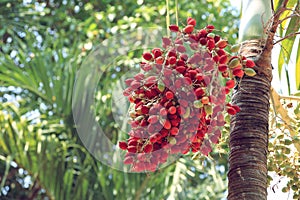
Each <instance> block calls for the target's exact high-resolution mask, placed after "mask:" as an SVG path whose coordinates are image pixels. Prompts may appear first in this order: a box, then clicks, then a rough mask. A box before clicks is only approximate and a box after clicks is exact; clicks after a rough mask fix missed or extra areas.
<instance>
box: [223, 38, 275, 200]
mask: <svg viewBox="0 0 300 200" xmlns="http://www.w3.org/2000/svg"><path fill="white" fill-rule="evenodd" d="M264 47H265V45H264V44H263V43H262V41H260V40H251V41H246V42H244V43H243V45H242V47H241V52H240V53H241V54H242V55H244V56H246V57H247V58H251V59H253V60H254V61H259V67H255V68H256V70H257V71H258V74H257V75H255V76H254V77H249V76H244V77H243V78H242V80H241V81H240V84H239V86H237V88H236V89H235V91H234V94H233V97H232V103H233V104H237V105H238V106H240V108H241V112H239V113H238V114H237V115H235V116H234V117H232V119H231V131H230V156H229V164H230V169H229V173H228V179H229V188H228V190H229V193H228V199H229V200H245V199H247V200H256V199H257V200H265V199H267V153H268V116H269V107H270V103H269V97H270V87H271V80H272V69H271V64H270V60H271V59H270V58H269V56H268V57H265V58H262V57H261V53H262V51H263V48H264ZM269 55H270V54H269ZM257 64H258V62H257Z"/></svg>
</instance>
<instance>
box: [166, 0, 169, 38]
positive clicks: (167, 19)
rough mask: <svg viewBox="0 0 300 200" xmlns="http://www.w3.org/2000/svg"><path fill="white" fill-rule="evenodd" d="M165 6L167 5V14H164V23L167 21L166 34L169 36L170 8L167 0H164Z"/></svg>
mask: <svg viewBox="0 0 300 200" xmlns="http://www.w3.org/2000/svg"><path fill="white" fill-rule="evenodd" d="M166 7H167V16H166V23H167V36H168V37H170V29H169V26H170V10H169V0H166Z"/></svg>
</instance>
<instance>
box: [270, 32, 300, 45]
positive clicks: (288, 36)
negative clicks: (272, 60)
mask: <svg viewBox="0 0 300 200" xmlns="http://www.w3.org/2000/svg"><path fill="white" fill-rule="evenodd" d="M298 34H300V31H299V32H295V33H290V34H288V35H286V36H285V37H283V38H281V39H279V40H277V41H276V42H274V43H273V45H275V44H277V43H279V42H281V41H283V40H285V39H287V38H290V37H294V36H296V35H298Z"/></svg>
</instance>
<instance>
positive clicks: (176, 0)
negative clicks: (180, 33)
mask: <svg viewBox="0 0 300 200" xmlns="http://www.w3.org/2000/svg"><path fill="white" fill-rule="evenodd" d="M175 18H176V25H177V26H178V21H179V20H178V0H175Z"/></svg>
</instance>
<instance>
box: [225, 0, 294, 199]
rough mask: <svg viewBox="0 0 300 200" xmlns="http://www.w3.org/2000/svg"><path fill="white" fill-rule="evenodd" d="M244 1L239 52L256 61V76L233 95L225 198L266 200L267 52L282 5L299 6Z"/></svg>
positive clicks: (284, 6)
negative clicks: (237, 108) (235, 110)
mask: <svg viewBox="0 0 300 200" xmlns="http://www.w3.org/2000/svg"><path fill="white" fill-rule="evenodd" d="M245 3H246V4H245V5H243V16H242V19H241V24H242V25H241V29H240V36H239V37H240V40H241V41H242V45H241V48H240V53H241V55H243V56H245V57H247V58H250V59H252V60H254V61H255V63H256V67H255V69H256V71H257V72H258V73H257V75H256V76H254V77H249V76H245V77H243V78H242V79H241V80H240V81H239V84H238V85H237V87H236V89H235V91H234V94H233V96H232V102H233V103H235V104H237V105H238V106H240V108H241V112H239V113H238V114H237V115H236V116H234V117H232V119H231V130H230V156H229V164H230V169H229V172H228V179H229V186H228V190H229V193H228V199H229V200H235V199H260V200H261V199H267V183H268V180H267V172H268V168H267V154H268V138H269V137H268V132H269V123H268V122H269V108H270V101H269V100H270V89H271V80H272V66H271V51H272V49H273V42H274V34H275V33H276V30H277V28H278V26H279V25H280V23H281V22H282V21H281V19H282V18H281V16H282V15H283V13H284V12H285V11H286V10H287V7H289V8H290V7H292V8H294V9H295V10H297V9H296V8H299V1H298V2H296V1H288V0H284V1H279V2H278V5H275V8H274V6H273V3H272V1H269V0H253V1H245ZM289 3H290V4H289ZM291 4H292V5H291ZM296 4H297V5H296ZM295 10H294V12H295ZM272 12H273V15H271V13H272ZM296 18H298V17H297V16H296V17H295V18H292V19H291V22H290V23H292V21H293V20H296ZM298 20H299V19H298Z"/></svg>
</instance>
